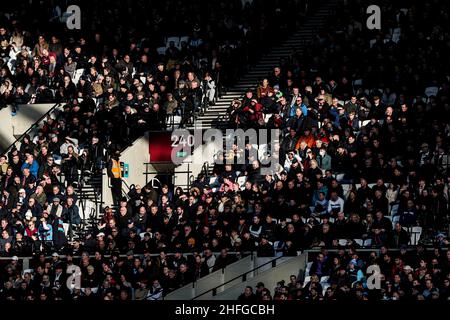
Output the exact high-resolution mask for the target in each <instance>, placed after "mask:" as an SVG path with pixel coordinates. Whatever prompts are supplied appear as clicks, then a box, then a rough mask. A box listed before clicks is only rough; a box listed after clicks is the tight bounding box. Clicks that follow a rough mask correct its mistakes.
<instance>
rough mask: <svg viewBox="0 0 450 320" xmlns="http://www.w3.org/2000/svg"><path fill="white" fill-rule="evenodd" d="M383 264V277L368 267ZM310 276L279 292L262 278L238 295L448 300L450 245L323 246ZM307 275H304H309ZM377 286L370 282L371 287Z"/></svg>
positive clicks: (284, 284) (280, 286)
mask: <svg viewBox="0 0 450 320" xmlns="http://www.w3.org/2000/svg"><path fill="white" fill-rule="evenodd" d="M369 267H370V268H372V270H374V269H375V268H378V270H377V272H378V273H377V274H378V276H379V278H378V279H375V277H372V278H370V277H371V276H372V275H373V273H372V272H369V270H367V269H368V268H369ZM309 268H310V269H309V270H307V271H309V276H307V277H305V278H303V276H304V275H296V274H294V275H290V277H289V281H285V280H281V281H280V282H278V283H277V286H276V287H275V288H273V291H271V290H270V289H268V288H266V287H265V285H264V283H262V282H259V283H257V285H256V288H255V290H253V288H252V287H246V288H245V290H244V292H243V293H242V295H241V296H239V297H238V300H239V301H241V302H243V303H249V302H253V303H258V302H260V301H271V300H275V301H276V300H298V301H347V302H352V301H354V302H357V301H377V300H378V301H414V300H416V301H423V300H434V301H439V300H440V301H448V300H449V299H450V250H440V249H434V250H430V251H427V250H426V249H425V248H424V247H423V246H422V245H419V246H418V247H417V249H415V250H412V251H409V250H407V248H406V247H402V248H401V249H400V250H398V251H392V250H389V249H388V248H386V247H381V248H380V250H379V251H372V252H364V253H362V252H358V251H356V250H348V251H345V250H338V251H337V252H333V253H331V252H328V250H325V249H323V250H321V252H319V253H317V254H316V256H315V259H314V260H313V261H312V262H310V264H309ZM303 279H304V280H303ZM371 285H372V286H373V287H370V286H371Z"/></svg>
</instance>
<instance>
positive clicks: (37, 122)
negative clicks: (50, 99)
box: [3, 102, 61, 154]
mask: <svg viewBox="0 0 450 320" xmlns="http://www.w3.org/2000/svg"><path fill="white" fill-rule="evenodd" d="M60 105H61V103H59V102H58V103H56V104H55V105H54V106H53V107H51V108H50V110H48V111H47V112H46V113H44V114H43V115H42V116H41V117H40V118H39V119H38V120H37V121H36V122H34V123H33V124H32V125H31V126H30V127H29V128H28V130H27V131H25V132H24V133H23V134H22V135H21V136H20V137H18V138H17V139H16V140H15V141H14V142H13V143H12V144H10V145H9V147H8V148H6V149H5V150H4V151H3V153H4V154H7V153H8V152H10V151H11V149H12V148H13V147H14V146H15V145H16V143H18V142H20V141H22V140H23V138H24V137H25V136H26V135H27V134H29V133H30V132H31V131H32V130H33V129H35V128H36V127H37V126H39V124H40V123H41V121H42V120H44V119H45V118H46V117H47V116H48V115H49V114H51V113H52V112H53V111H54V110H55V109H56V108H57V107H59V106H60Z"/></svg>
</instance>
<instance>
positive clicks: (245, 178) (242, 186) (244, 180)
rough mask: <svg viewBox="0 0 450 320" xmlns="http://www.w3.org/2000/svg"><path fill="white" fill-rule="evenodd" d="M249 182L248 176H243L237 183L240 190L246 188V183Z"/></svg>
mask: <svg viewBox="0 0 450 320" xmlns="http://www.w3.org/2000/svg"><path fill="white" fill-rule="evenodd" d="M246 181H247V177H246V176H242V177H239V178H237V183H238V185H239V188H241V189H242V188H244V185H245V182H246Z"/></svg>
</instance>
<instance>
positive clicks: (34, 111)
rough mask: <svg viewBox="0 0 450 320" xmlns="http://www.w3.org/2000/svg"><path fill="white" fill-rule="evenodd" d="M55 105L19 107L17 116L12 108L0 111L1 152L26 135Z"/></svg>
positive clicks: (8, 107) (43, 104) (40, 104)
mask: <svg viewBox="0 0 450 320" xmlns="http://www.w3.org/2000/svg"><path fill="white" fill-rule="evenodd" d="M54 105H55V104H54V103H39V104H24V105H19V106H18V107H19V108H18V109H19V110H18V112H17V114H16V115H15V116H12V115H11V111H12V108H11V106H7V107H6V108H3V109H1V110H0V150H4V149H5V148H7V147H9V146H10V145H11V144H12V143H13V142H14V141H15V140H16V139H17V138H18V137H20V136H21V135H22V134H24V133H25V132H26V131H27V130H28V129H29V128H30V126H31V125H32V124H33V123H35V122H36V121H37V120H38V119H39V118H40V117H42V116H43V115H44V114H45V113H47V112H48V111H49V110H50V109H51V108H52V107H53V106H54Z"/></svg>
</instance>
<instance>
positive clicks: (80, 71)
mask: <svg viewBox="0 0 450 320" xmlns="http://www.w3.org/2000/svg"><path fill="white" fill-rule="evenodd" d="M83 72H84V69H77V70H76V71H75V72H74V73H73V77H72V81H73V83H75V84H77V83H78V81H79V80H80V77H81V76H82V75H83Z"/></svg>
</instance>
